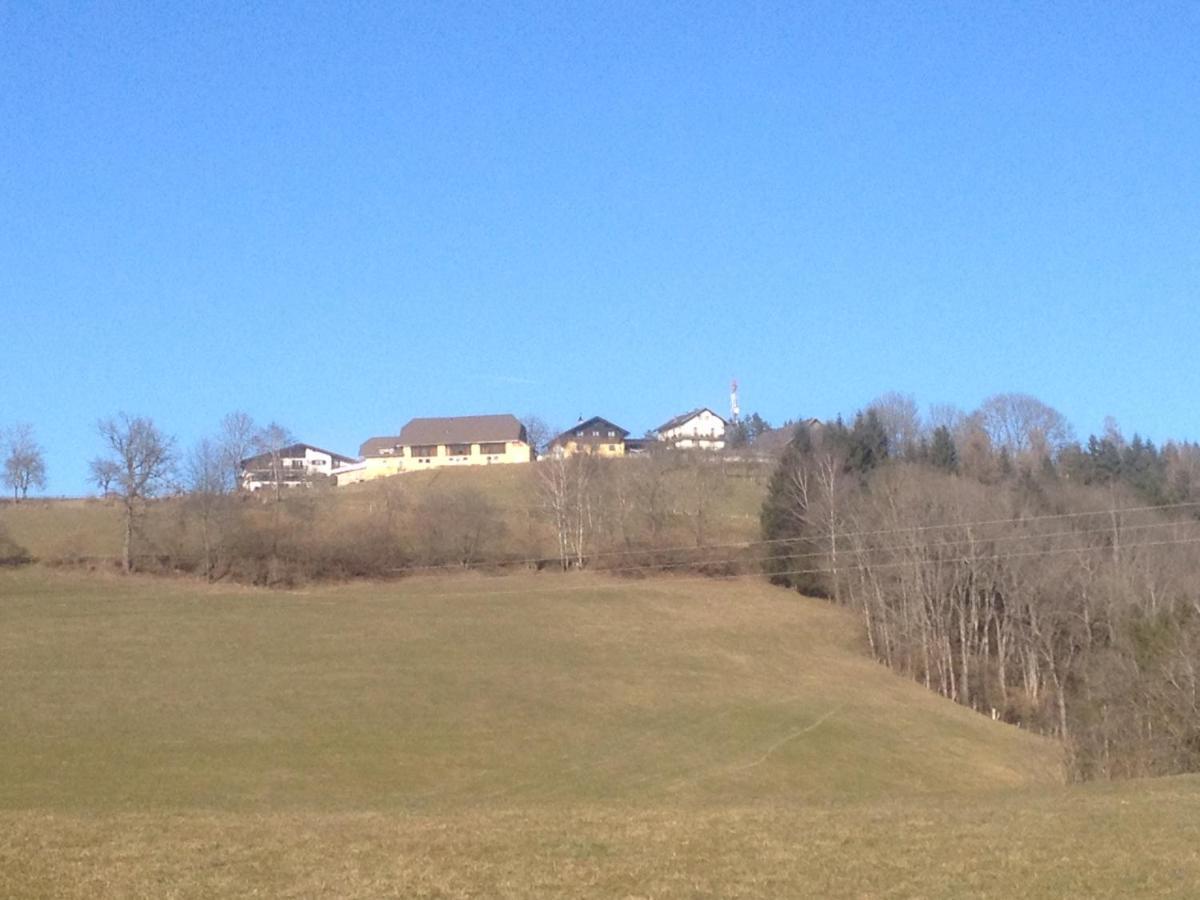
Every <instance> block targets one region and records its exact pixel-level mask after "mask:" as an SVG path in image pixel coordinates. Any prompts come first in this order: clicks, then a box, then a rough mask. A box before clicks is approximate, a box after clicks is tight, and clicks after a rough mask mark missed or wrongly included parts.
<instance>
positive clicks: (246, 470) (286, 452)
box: [241, 444, 355, 493]
mask: <svg viewBox="0 0 1200 900" xmlns="http://www.w3.org/2000/svg"><path fill="white" fill-rule="evenodd" d="M354 462H355V460H354V459H352V458H351V457H349V456H342V455H341V454H340V453H334V452H332V451H331V450H322V449H321V448H320V447H314V446H312V444H292V445H291V446H288V447H281V448H280V449H279V450H277V451H274V452H271V453H260V454H258V456H251V457H250V458H249V459H243V460H242V462H241V476H242V489H243V490H246V491H250V492H252V493H253V492H254V491H257V490H261V489H262V488H274V487H275V485H276V484H279V486H280V487H297V486H299V485H303V484H312V483H313V482H314V481H316V480H318V479H319V478H320V476H329V477H331V478H332V477H335V476H336V475H337V473H338V470H339V469H341V468H342V467H343V466H349V465H352V464H354ZM331 483H332V482H331Z"/></svg>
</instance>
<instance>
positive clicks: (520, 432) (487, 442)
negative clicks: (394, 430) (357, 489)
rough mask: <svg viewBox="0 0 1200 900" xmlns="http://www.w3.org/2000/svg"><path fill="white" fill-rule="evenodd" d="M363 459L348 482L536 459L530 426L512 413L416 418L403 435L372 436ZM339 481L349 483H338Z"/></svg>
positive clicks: (366, 445)
mask: <svg viewBox="0 0 1200 900" xmlns="http://www.w3.org/2000/svg"><path fill="white" fill-rule="evenodd" d="M359 455H360V456H362V464H361V467H356V469H355V471H354V472H353V477H352V478H348V479H346V481H369V480H371V479H372V478H380V477H382V476H385V475H396V474H399V473H401V472H417V471H420V470H422V469H435V468H440V467H442V466H490V465H507V464H514V463H527V462H529V461H530V460H532V459H533V451H532V450H531V449H530V447H529V437H528V435H527V434H526V433H525V426H524V425H522V424H521V423H520V421H519V420H518V419H517V417H516V416H513V415H508V414H505V415H494V416H447V417H438V418H421V419H412V420H410V421H409V423H408V424H407V425H405V426H404V427H403V428H401V429H400V433H399V434H398V435H394V436H385V437H373V438H368V439H367V440H366V441H364V442H363V445H362V447H360V448H359ZM348 474H349V473H348ZM338 483H339V484H342V483H345V482H343V481H342V479H338Z"/></svg>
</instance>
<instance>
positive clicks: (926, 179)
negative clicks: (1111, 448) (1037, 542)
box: [0, 0, 1200, 494]
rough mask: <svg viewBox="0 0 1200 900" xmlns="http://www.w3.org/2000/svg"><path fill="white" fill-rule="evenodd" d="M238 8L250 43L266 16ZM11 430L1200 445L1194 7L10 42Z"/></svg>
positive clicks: (126, 23)
mask: <svg viewBox="0 0 1200 900" xmlns="http://www.w3.org/2000/svg"><path fill="white" fill-rule="evenodd" d="M252 7H253V8H252ZM0 330H2V333H3V335H4V340H3V341H2V342H0V425H7V424H12V423H15V422H22V421H26V422H30V423H32V424H33V425H34V427H35V429H36V433H37V435H38V438H39V439H40V441H41V442H42V444H43V445H44V446H45V448H46V451H47V465H48V470H49V480H50V483H49V485H48V492H49V493H52V494H75V493H81V492H85V491H87V490H89V488H88V485H87V483H86V471H87V461H88V459H89V458H90V457H92V456H94V455H96V454H97V453H98V452H99V450H100V446H99V439H98V438H97V436H96V433H95V428H94V425H95V421H96V419H97V418H99V417H101V416H105V415H108V414H111V413H114V412H117V411H118V410H126V411H129V412H131V413H137V414H145V415H149V416H152V417H153V418H154V419H155V420H156V422H157V423H158V424H159V425H161V426H162V427H163V428H164V429H165V430H166V431H168V432H170V433H172V434H174V435H176V436H177V437H178V438H179V440H180V443H181V444H183V445H187V444H189V443H191V442H192V441H193V440H194V439H195V438H197V437H198V436H200V435H202V434H204V433H206V432H209V431H211V430H213V429H214V428H215V426H216V423H217V421H218V420H219V419H220V417H221V416H222V415H223V414H224V413H226V412H229V411H231V410H235V409H242V410H245V411H247V412H249V413H250V414H252V415H253V416H254V417H255V418H256V419H259V420H260V421H264V422H265V421H267V420H271V419H275V420H278V421H279V422H281V423H283V424H285V425H287V426H288V427H290V428H291V429H292V430H293V431H294V432H295V433H296V435H297V436H299V437H300V438H301V439H303V440H306V441H308V442H311V443H315V444H318V445H321V446H326V447H329V448H330V449H333V450H338V451H341V452H348V453H354V452H356V451H357V448H358V445H359V443H360V442H361V441H362V440H364V439H365V438H367V437H369V436H371V435H376V434H389V433H394V432H395V431H396V429H398V428H399V426H400V425H401V424H402V423H403V422H405V421H406V420H407V419H408V418H410V417H412V416H417V415H453V414H466V413H484V412H513V413H516V414H518V415H521V414H524V413H527V412H533V413H538V414H540V415H541V416H542V417H544V418H545V419H547V420H549V421H550V422H551V423H552V424H562V425H567V424H570V423H571V422H573V421H574V420H575V418H576V417H577V416H578V415H580V414H583V415H584V416H589V415H593V414H599V415H603V416H605V417H607V418H609V419H612V420H614V421H616V422H617V423H619V424H621V425H623V426H624V427H626V428H629V429H630V430H632V431H634V432H635V433H641V432H642V431H643V430H645V429H646V428H649V427H653V426H655V425H657V424H659V423H660V422H662V421H664V420H665V419H667V418H669V417H670V416H671V415H674V414H675V413H678V412H681V411H683V410H686V409H689V408H691V407H694V406H700V405H708V406H712V407H713V408H714V409H717V410H718V411H725V410H726V409H727V405H728V398H727V391H728V383H729V380H730V378H731V377H734V376H736V377H737V378H738V380H739V381H740V382H741V385H742V409H743V411H744V412H749V411H751V410H757V411H760V412H761V413H762V414H763V415H764V416H766V417H767V418H768V419H770V420H773V421H779V420H782V419H785V418H789V417H797V416H808V415H814V416H819V417H826V416H832V415H835V414H837V413H839V412H840V413H846V414H849V413H852V412H853V411H854V410H855V409H856V408H858V407H860V406H862V405H864V404H866V403H867V402H868V401H870V400H871V399H872V398H873V397H875V396H876V395H878V394H881V393H883V392H885V391H890V390H898V391H905V392H911V393H914V394H915V395H916V396H917V398H918V400H919V401H920V402H922V403H923V404H925V403H931V402H951V403H956V404H958V405H960V406H963V407H966V408H971V407H973V406H975V405H977V404H978V403H979V401H981V400H982V399H983V398H984V397H985V396H987V395H988V394H991V393H995V392H999V391H1024V392H1029V393H1033V394H1036V395H1037V396H1038V397H1040V398H1041V399H1043V400H1044V401H1046V402H1048V403H1050V404H1051V405H1053V406H1056V407H1057V408H1059V409H1060V410H1062V411H1063V412H1064V413H1066V415H1067V416H1068V417H1069V418H1070V419H1071V420H1072V421H1073V423H1074V424H1075V426H1076V428H1077V430H1079V431H1080V432H1081V433H1083V434H1086V433H1088V432H1089V431H1096V430H1099V429H1100V428H1101V423H1102V420H1103V418H1104V417H1105V416H1106V415H1113V416H1115V417H1116V418H1117V419H1118V421H1119V422H1120V423H1121V424H1122V426H1124V427H1125V429H1126V431H1127V432H1132V431H1133V430H1135V429H1136V430H1140V431H1141V432H1142V433H1144V434H1148V435H1149V436H1151V437H1152V438H1154V439H1156V440H1160V441H1161V440H1163V439H1165V438H1168V437H1180V438H1190V439H1196V438H1200V365H1198V360H1197V346H1198V345H1200V4H1197V3H1194V2H1189V3H1180V4H1170V3H1149V2H1146V3H1140V2H1139V3H1105V2H1097V3H1078V4H1075V3H1066V2H1063V3H1033V2H1031V3H1027V4H1009V3H910V2H903V3H896V4H886V3H865V4H861V5H859V4H853V3H849V2H845V0H837V2H831V3H790V2H783V3H758V4H754V3H714V4H704V3H698V2H688V3H679V4H665V3H664V4H654V3H642V2H637V3H628V4H620V3H593V4H589V3H541V4H521V3H516V2H506V3H497V4H483V3H463V4H455V3H444V2H439V3H430V4H428V5H422V4H417V3H401V4H393V3H379V4H362V3H286V4H285V3H278V4H244V3H231V4H227V5H221V4H215V3H212V4H210V3H179V4H171V3H167V2H161V3H153V4H151V3H147V4H144V5H141V6H138V5H136V4H132V3H115V2H114V3H103V2H101V3H90V4H67V3H49V4H34V3H19V2H2V0H0Z"/></svg>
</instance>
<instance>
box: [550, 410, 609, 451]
mask: <svg viewBox="0 0 1200 900" xmlns="http://www.w3.org/2000/svg"><path fill="white" fill-rule="evenodd" d="M587 430H599V431H610V430H611V431H615V432H617V434H618V435H620V437H621V438H622V440H623V439H624V438H625V437H626V436H628V434H629V432H628V431H626V430H625V429H624V428H622V427H621V426H620V425H614V424H613V423H612V422H610V421H608V419H602V418H600V416H592V417H591V418H590V419H588V420H587V421H586V422H576V423H575V424H574V425H572V426H571V427H570V428H568V429H567V430H566V431H564V432H563V433H562V434H560V435H559V436H558V437H556V438H555V439H554V440H552V441H551V442H550V445H551V446H555V445H557V444H559V443H562V442H563V441H568V440H579V439H580V437H582V438H583V439H584V440H587V439H588V438H589V437H590V435H586V434H585V435H579V434H577V432H580V431H587ZM597 440H599V441H600V442H601V443H605V442H606V440H607V436H606V435H601V437H600V438H598V439H597Z"/></svg>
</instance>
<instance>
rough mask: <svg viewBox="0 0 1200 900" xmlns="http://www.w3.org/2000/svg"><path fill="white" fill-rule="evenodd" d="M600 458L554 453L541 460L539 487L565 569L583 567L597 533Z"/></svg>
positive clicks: (560, 559) (584, 454) (579, 454)
mask: <svg viewBox="0 0 1200 900" xmlns="http://www.w3.org/2000/svg"><path fill="white" fill-rule="evenodd" d="M599 466H600V461H599V460H598V459H596V458H595V457H594V456H592V455H591V454H589V453H577V454H575V455H572V456H550V457H547V458H545V459H543V460H542V461H541V462H539V463H538V468H537V473H538V488H539V494H540V496H541V499H542V503H543V505H544V507H545V508H546V510H547V511H548V512H549V513H550V516H551V519H552V521H553V523H554V531H555V535H556V537H557V540H558V556H559V562H560V564H561V565H562V567H563V568H564V569H566V568H569V567H571V566H577V567H579V568H582V567H583V566H584V564H585V563H586V561H587V554H588V553H589V552H590V551H591V544H592V539H593V537H594V535H595V532H596V524H597V522H596V519H597V505H598V504H597V498H596V495H595V487H596V485H595V482H596V481H597V477H598V475H599Z"/></svg>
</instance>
